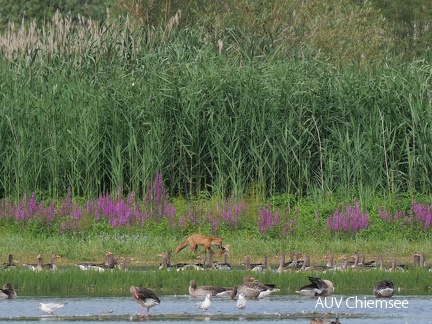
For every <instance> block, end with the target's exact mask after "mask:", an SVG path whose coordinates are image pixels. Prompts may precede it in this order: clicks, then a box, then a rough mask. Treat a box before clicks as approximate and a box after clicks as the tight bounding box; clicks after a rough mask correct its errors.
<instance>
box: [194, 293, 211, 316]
mask: <svg viewBox="0 0 432 324" xmlns="http://www.w3.org/2000/svg"><path fill="white" fill-rule="evenodd" d="M197 306H198V307H199V308H200V309H202V310H203V311H204V312H206V311H208V309H209V308H210V306H211V301H210V294H207V295H206V296H205V299H204V300H203V301H202V302H200V303H198V304H197Z"/></svg>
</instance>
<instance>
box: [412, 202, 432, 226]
mask: <svg viewBox="0 0 432 324" xmlns="http://www.w3.org/2000/svg"><path fill="white" fill-rule="evenodd" d="M411 215H415V220H416V222H417V223H418V224H420V225H421V226H423V227H424V229H425V230H427V229H429V228H430V226H431V224H432V213H431V207H430V206H429V205H426V204H421V203H417V202H416V201H415V200H413V202H412V203H411ZM412 218H414V217H412Z"/></svg>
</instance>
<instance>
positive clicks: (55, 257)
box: [43, 254, 60, 270]
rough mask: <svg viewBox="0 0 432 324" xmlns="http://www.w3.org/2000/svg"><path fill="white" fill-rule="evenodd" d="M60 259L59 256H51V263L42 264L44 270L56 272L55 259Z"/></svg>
mask: <svg viewBox="0 0 432 324" xmlns="http://www.w3.org/2000/svg"><path fill="white" fill-rule="evenodd" d="M57 258H60V255H56V254H51V263H47V264H44V265H43V267H44V269H47V270H57V265H56V263H55V262H56V259H57Z"/></svg>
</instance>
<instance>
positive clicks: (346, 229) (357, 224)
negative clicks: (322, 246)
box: [327, 199, 369, 233]
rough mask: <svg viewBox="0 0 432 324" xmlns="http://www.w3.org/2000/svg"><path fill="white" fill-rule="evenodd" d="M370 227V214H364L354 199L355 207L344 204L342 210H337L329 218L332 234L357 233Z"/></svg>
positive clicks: (328, 226)
mask: <svg viewBox="0 0 432 324" xmlns="http://www.w3.org/2000/svg"><path fill="white" fill-rule="evenodd" d="M368 227H369V214H368V213H367V212H366V213H362V211H361V206H360V203H358V202H357V200H355V199H354V204H353V206H351V205H348V206H345V204H344V203H342V208H341V210H338V209H337V210H336V211H335V212H334V214H333V215H332V216H330V217H329V218H327V228H328V229H329V230H330V231H332V232H342V233H357V232H359V231H360V230H362V229H366V228H368Z"/></svg>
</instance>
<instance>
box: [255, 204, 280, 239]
mask: <svg viewBox="0 0 432 324" xmlns="http://www.w3.org/2000/svg"><path fill="white" fill-rule="evenodd" d="M257 222H258V230H259V231H260V233H262V234H263V233H266V232H267V231H268V230H269V229H270V228H272V227H274V226H276V225H277V224H278V223H279V212H278V211H277V210H276V211H275V212H274V216H273V213H272V210H271V207H270V204H268V206H267V208H266V207H262V208H260V210H259V218H258V220H257Z"/></svg>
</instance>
